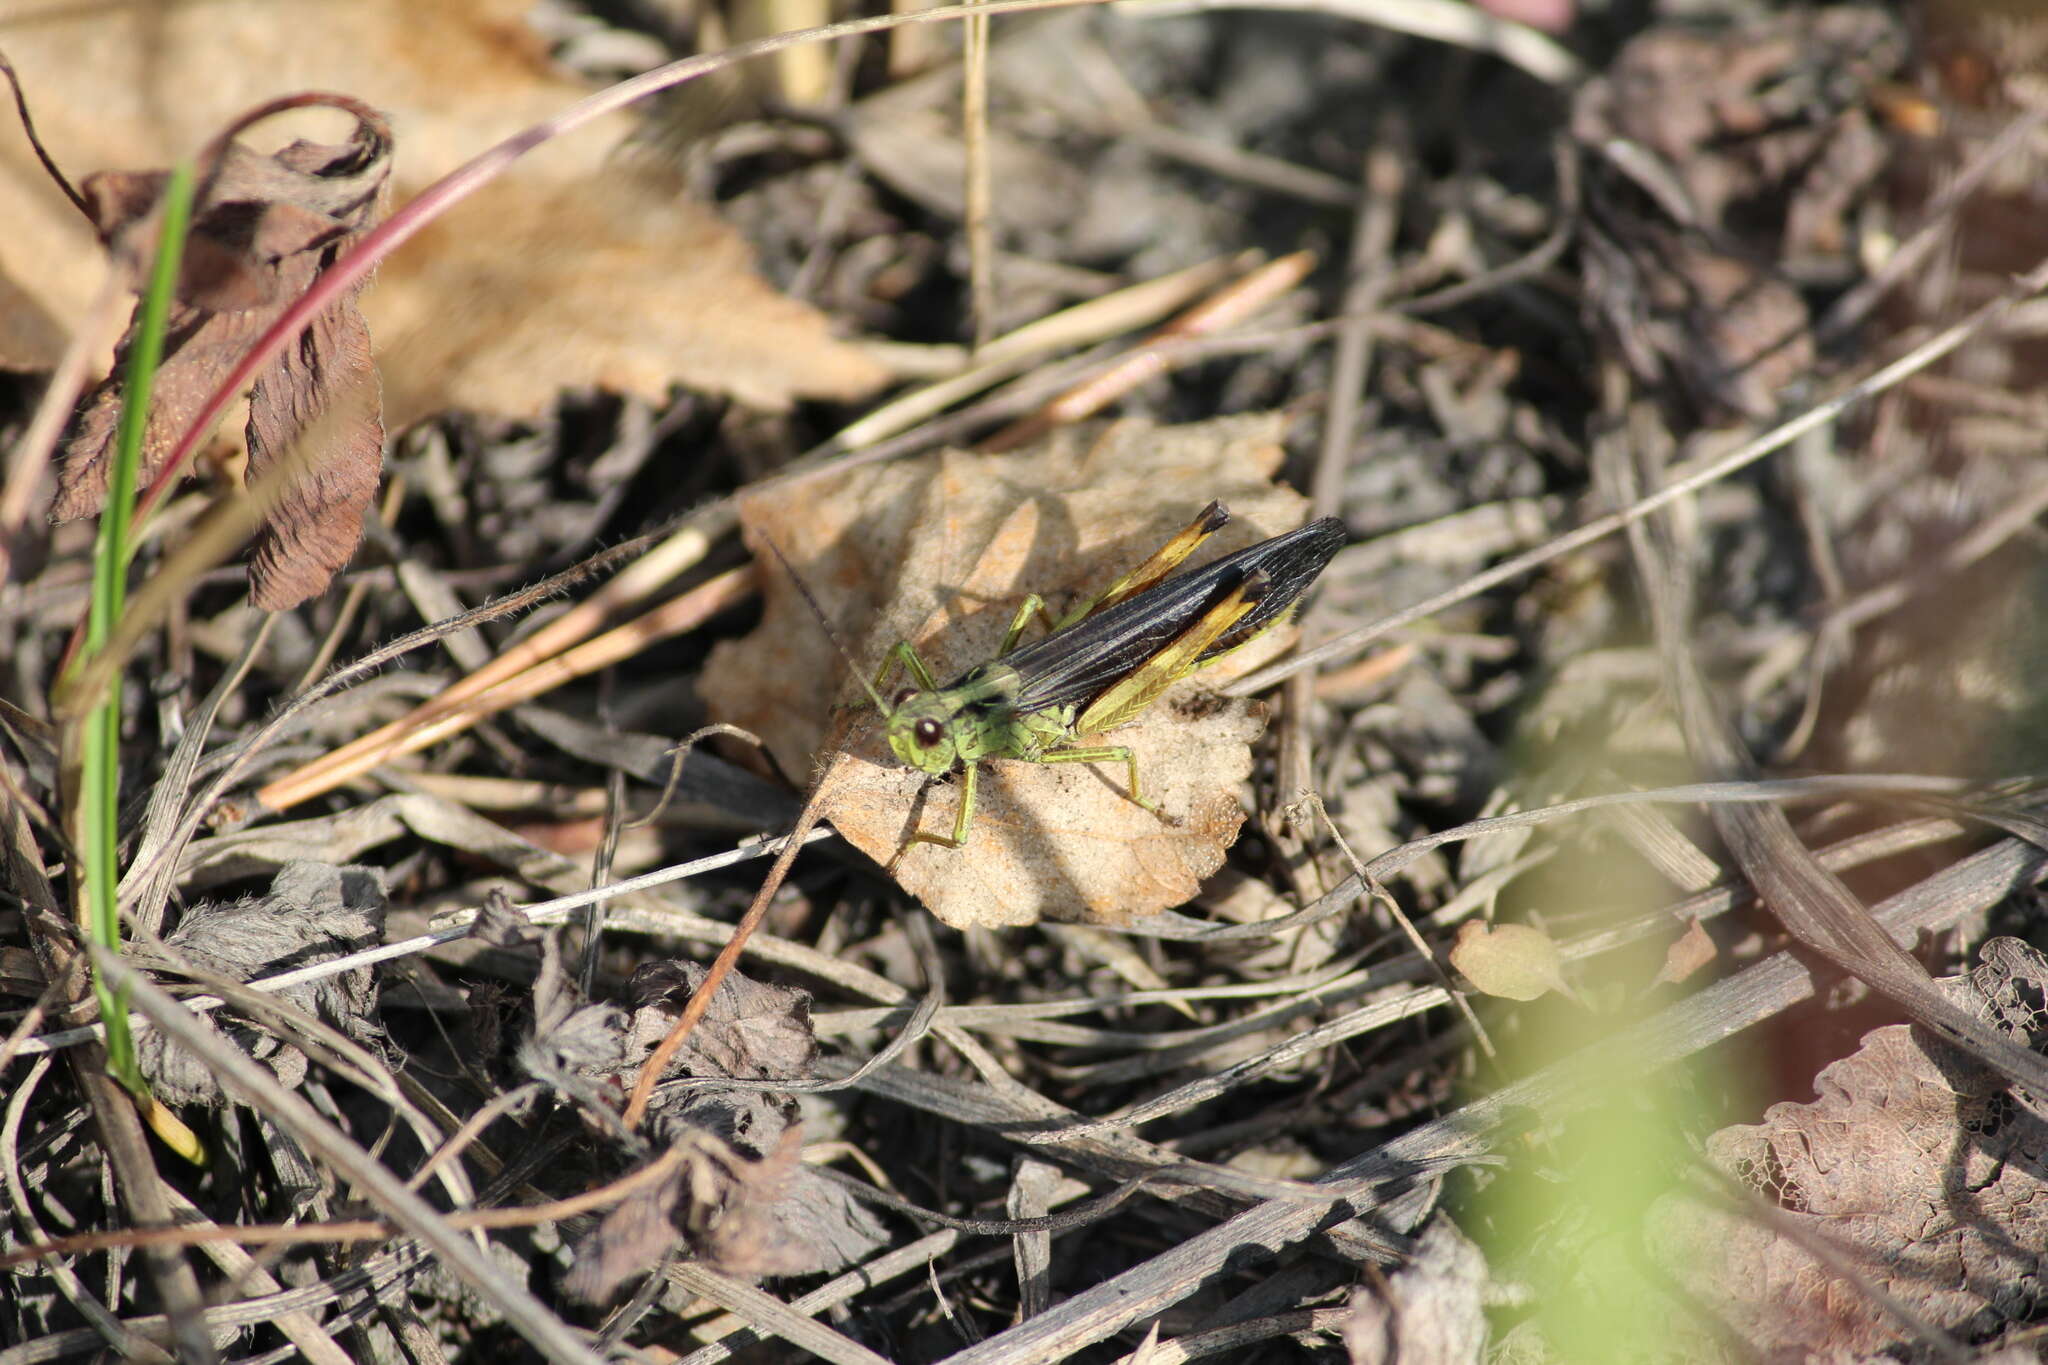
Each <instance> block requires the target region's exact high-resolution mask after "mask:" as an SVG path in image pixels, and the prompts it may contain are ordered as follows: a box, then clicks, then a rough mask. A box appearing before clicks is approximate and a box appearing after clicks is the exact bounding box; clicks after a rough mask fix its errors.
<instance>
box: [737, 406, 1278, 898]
mask: <svg viewBox="0 0 2048 1365" xmlns="http://www.w3.org/2000/svg"><path fill="white" fill-rule="evenodd" d="M1281 425H1282V423H1281V419H1279V418H1277V417H1271V416H1258V417H1242V418H1231V419H1226V420H1223V421H1218V422H1211V423H1204V424H1201V425H1198V426H1193V427H1180V428H1168V429H1163V430H1162V429H1156V428H1152V427H1149V426H1147V425H1144V424H1141V423H1136V422H1127V423H1120V424H1117V425H1114V426H1111V427H1109V428H1107V429H1104V428H1100V427H1098V428H1094V429H1093V431H1092V434H1088V433H1081V432H1066V433H1062V434H1061V435H1059V436H1056V437H1055V438H1053V439H1052V440H1050V441H1049V442H1047V443H1046V444H1045V445H1043V446H1041V447H1039V448H1037V449H1034V450H1032V451H1029V452H1025V453H1019V454H1013V455H1001V456H987V455H970V454H964V453H960V452H947V453H945V454H942V455H936V456H932V457H930V458H927V459H923V460H917V461H908V462H900V463H896V464H890V465H883V466H874V467H870V468H865V469H860V470H854V471H851V472H849V473H847V474H845V475H842V476H839V477H837V478H833V479H829V480H813V481H810V482H807V483H803V484H799V485H796V486H794V487H793V488H790V489H787V490H775V491H770V492H768V493H765V494H760V495H756V496H754V497H751V498H748V499H746V500H745V502H744V503H743V504H742V518H743V522H744V525H745V527H746V530H747V533H748V535H749V536H750V537H751V538H752V539H753V540H754V542H755V544H756V545H757V546H759V545H760V543H761V540H762V538H763V537H764V536H765V537H767V538H770V539H772V540H773V541H774V543H775V544H776V545H778V546H779V547H780V548H781V549H782V551H783V552H784V553H785V554H787V555H788V556H789V558H790V560H791V562H792V563H793V564H794V565H795V566H796V567H797V570H798V571H799V572H800V573H801V574H802V575H803V576H804V580H805V581H806V583H808V584H809V585H810V587H811V590H812V591H813V592H814V593H815V594H816V595H817V597H818V599H819V601H820V603H821V605H822V606H823V609H824V611H825V612H826V614H827V616H828V617H829V618H830V619H831V621H832V624H833V627H834V629H836V630H839V631H842V632H843V633H845V634H846V635H848V636H849V638H850V641H851V647H852V649H853V651H854V653H855V655H856V656H857V658H858V660H859V666H860V667H861V668H862V669H863V670H864V671H865V672H866V673H867V674H868V675H869V676H872V675H873V673H874V671H875V670H876V668H877V667H878V665H879V664H880V662H881V660H882V659H883V657H884V656H885V654H886V653H887V651H888V650H889V648H890V647H891V646H893V645H894V643H895V642H896V641H897V640H899V639H910V640H912V641H914V642H915V643H916V645H917V648H918V650H919V652H920V653H921V654H922V655H923V657H924V658H925V660H926V661H927V662H928V663H929V664H930V666H931V668H932V669H933V671H934V673H935V674H936V675H937V677H938V678H939V680H940V681H941V682H945V681H949V680H950V679H952V678H953V677H955V676H957V675H958V674H960V673H961V672H963V671H965V670H966V669H967V668H969V667H971V666H972V665H974V664H976V663H979V662H982V661H983V660H986V659H988V658H990V657H992V656H993V654H994V653H995V650H996V647H997V645H998V643H999V642H1000V639H1001V637H1002V634H1003V631H1004V629H1005V627H1007V626H1008V624H1009V622H1010V619H1011V617H1012V615H1013V614H1014V613H1015V611H1016V608H1017V604H1018V602H1020V601H1021V600H1022V599H1023V597H1024V595H1025V594H1026V593H1029V592H1032V591H1036V592H1038V593H1040V594H1041V595H1043V596H1045V597H1046V598H1047V600H1048V601H1049V602H1050V603H1051V605H1052V608H1053V610H1054V612H1055V613H1057V612H1059V611H1060V610H1061V609H1062V607H1064V606H1065V605H1067V604H1069V603H1072V602H1074V601H1077V600H1079V599H1080V598H1081V597H1083V596H1085V595H1087V594H1089V593H1091V592H1093V591H1099V590H1100V589H1101V588H1102V587H1104V586H1106V585H1107V584H1108V583H1109V582H1110V581H1111V580H1112V579H1113V578H1114V577H1115V576H1116V575H1117V574H1119V573H1121V572H1122V571H1123V570H1125V569H1127V568H1130V567H1131V566H1132V565H1134V564H1136V563H1138V562H1139V561H1140V560H1142V559H1144V558H1145V557H1146V556H1147V555H1148V554H1150V553H1151V552H1152V551H1153V550H1155V549H1156V548H1158V546H1159V545H1160V544H1161V543H1162V542H1163V541H1164V540H1165V539H1166V538H1167V537H1168V536H1170V535H1172V534H1173V533H1174V532H1176V531H1178V530H1180V529H1181V528H1182V527H1183V526H1184V525H1186V524H1187V522H1188V521H1189V520H1190V519H1191V518H1192V517H1193V516H1194V515H1195V513H1196V512H1198V511H1199V510H1200V509H1201V508H1202V506H1203V505H1204V504H1205V503H1207V502H1208V501H1209V500H1210V499H1212V498H1215V499H1220V500H1222V501H1223V502H1224V503H1225V504H1226V505H1227V506H1228V508H1229V509H1230V511H1231V513H1232V516H1233V521H1232V523H1231V524H1230V525H1229V526H1227V527H1225V528H1224V530H1223V531H1222V532H1221V533H1219V534H1218V535H1217V536H1216V537H1215V539H1214V541H1213V542H1212V543H1211V544H1210V545H1207V546H1204V547H1203V550H1202V552H1201V555H1200V558H1201V559H1202V560H1205V561H1206V560H1207V559H1210V558H1214V557H1216V556H1219V555H1221V554H1223V553H1226V552H1228V551H1231V550H1236V549H1240V548H1242V547H1243V546H1245V545H1248V544H1251V543H1252V542H1254V541H1257V540H1259V539H1261V538H1263V537H1265V536H1269V535H1274V534H1277V533H1279V532H1281V531H1284V530H1287V529H1289V528H1291V527H1293V526H1295V525H1297V524H1299V522H1300V521H1301V518H1302V513H1303V509H1304V504H1303V500H1302V499H1301V497H1300V496H1299V495H1297V494H1295V493H1293V492H1291V491H1289V490H1287V489H1284V488H1280V487H1276V486H1275V485H1273V484H1272V483H1271V482H1270V480H1271V477H1272V474H1273V472H1274V471H1275V470H1276V469H1277V468H1278V466H1279V462H1280V457H1281V452H1280V449H1279V446H1278V445H1277V439H1278V436H1279V434H1280V431H1281ZM762 555H763V558H764V559H766V560H767V561H768V563H769V564H770V565H771V566H772V565H774V563H775V561H774V558H773V556H772V555H770V554H769V553H768V552H767V550H766V548H765V547H762ZM764 584H765V587H764V592H765V596H766V598H767V606H766V611H765V614H764V617H763V621H762V625H761V627H760V629H759V630H757V631H756V632H755V633H754V634H753V635H751V636H749V637H748V638H747V639H746V640H744V641H740V642H737V643H735V644H729V645H722V646H720V647H719V649H718V650H717V651H715V652H714V653H713V655H712V657H711V660H710V662H709V664H708V665H707V667H706V669H705V682H704V684H703V688H704V692H705V696H706V699H707V701H708V702H709V703H710V705H711V708H712V710H713V712H714V714H715V715H717V716H718V718H720V719H722V720H726V721H729V722H732V723H734V724H738V725H741V726H744V727H745V728H747V729H749V730H752V731H754V732H755V733H756V734H759V735H761V736H762V737H763V738H764V739H765V740H766V741H767V743H768V746H769V749H770V750H771V752H773V753H774V754H775V756H776V759H777V761H778V763H780V764H781V766H782V768H783V770H784V771H785V772H789V773H806V772H809V771H810V770H811V768H812V765H813V763H814V761H815V756H816V755H818V754H819V753H820V752H821V751H822V750H823V749H825V748H826V747H827V740H828V737H829V738H831V739H833V740H834V741H842V742H845V743H846V744H847V746H848V748H847V752H845V753H844V754H842V755H841V756H840V757H839V758H838V759H837V760H836V763H835V766H834V770H833V773H832V777H831V784H830V791H829V793H828V795H827V798H826V807H825V808H826V813H827V818H829V819H830V820H831V822H832V823H833V825H834V826H835V827H836V828H837V829H838V830H839V832H840V833H841V834H842V835H844V836H845V837H846V838H847V839H848V840H850V841H851V842H852V843H854V844H855V845H856V846H858V847H860V848H861V849H863V850H864V851H866V852H867V853H868V854H869V855H870V856H872V857H873V858H875V859H876V860H877V861H878V862H881V863H883V864H885V865H892V866H893V871H894V872H895V875H896V876H897V878H898V880H900V881H901V882H902V883H903V885H904V886H905V887H906V888H908V889H909V890H911V891H912V892H913V893H915V894H916V895H917V896H918V897H919V898H920V899H922V900H923V901H924V903H925V904H926V905H927V906H929V907H930V908H931V909H932V911H933V913H935V914H937V915H938V916H939V917H940V918H941V919H943V920H945V921H946V922H947V923H949V924H954V925H969V924H1029V923H1033V922H1035V921H1037V920H1039V919H1042V918H1043V919H1060V920H1079V921H1095V922H1117V921H1121V920H1125V919H1128V918H1131V917H1134V916H1141V915H1145V914H1150V913H1154V912H1156V911H1159V910H1162V909H1166V908H1168V907H1171V906H1175V905H1179V904H1182V903H1183V902H1185V901H1187V900H1188V899H1189V898H1190V897H1192V896H1193V895H1194V894H1195V892H1196V890H1197V889H1198V888H1199V886H1200V884H1201V881H1202V879H1203V878H1204V877H1206V876H1208V875H1209V874H1210V873H1212V872H1214V871H1215V870H1216V868H1217V867H1218V866H1220V865H1221V863H1222V859H1223V853H1224V850H1225V849H1226V848H1227V847H1228V846H1229V844H1230V842H1231V841H1232V840H1233V839H1234V838H1235V837H1236V835H1237V830H1238V827H1239V825H1240V824H1241V823H1242V822H1243V819H1244V810H1243V803H1242V797H1241V794H1240V789H1241V787H1242V785H1243V783H1244V781H1245V779H1246V778H1247V777H1248V776H1249V774H1250V771H1251V756H1250V751H1249V748H1248V745H1249V744H1250V742H1251V740H1252V739H1254V738H1255V737H1256V736H1257V735H1258V733H1259V731H1260V729H1261V728H1262V726H1263V724H1264V719H1263V715H1262V713H1261V711H1260V710H1259V709H1258V708H1257V707H1255V706H1252V705H1250V704H1247V703H1243V702H1234V701H1225V700H1224V699H1222V698H1220V697H1218V696H1217V695H1216V694H1215V693H1214V691H1213V690H1212V689H1213V687H1214V686H1215V684H1216V683H1217V682H1219V681H1221V680H1223V679H1225V678H1228V677H1230V676H1234V675H1236V674H1239V673H1243V672H1245V671H1247V670H1248V669H1250V668H1251V667H1254V666H1255V665H1256V664H1257V663H1259V662H1260V661H1262V660H1265V659H1269V658H1271V657H1272V656H1273V655H1274V654H1276V653H1277V652H1278V651H1280V650H1281V649H1284V648H1285V647H1286V645H1287V644H1288V643H1289V642H1290V641H1291V638H1292V635H1291V631H1290V630H1288V629H1287V628H1284V627H1283V628H1282V629H1280V630H1275V631H1272V632H1269V633H1267V634H1266V635H1265V636H1263V637H1261V638H1260V639H1258V640H1257V641H1255V642H1254V643H1253V644H1252V645H1250V646H1248V647H1247V648H1245V649H1243V650H1240V651H1238V652H1237V653H1235V654H1233V655H1231V656H1229V657H1228V658H1226V659H1224V660H1223V661H1221V662H1220V663H1218V664H1217V665H1215V666H1213V667H1211V668H1209V669H1206V670H1204V671H1203V672H1201V673H1199V674H1197V675H1196V676H1195V677H1194V678H1192V679H1189V680H1187V681H1185V682H1183V683H1181V684H1180V685H1178V686H1177V687H1175V688H1174V689H1172V690H1171V691H1169V692H1168V693H1167V695H1166V696H1165V697H1164V698H1163V699H1162V700H1161V701H1160V702H1159V703H1158V704H1157V705H1155V706H1154V707H1153V708H1152V709H1151V710H1150V711H1148V712H1147V713H1145V714H1144V715H1143V716H1142V717H1140V718H1139V720H1138V721H1137V723H1135V724H1132V725H1128V726H1125V727H1123V728H1121V729H1118V730H1116V731H1114V732H1113V734H1112V735H1111V737H1110V738H1109V739H1107V740H1106V741H1105V742H1110V743H1116V744H1123V745H1128V746H1130V748H1131V749H1133V750H1134V751H1135V752H1136V753H1137V756H1138V764H1139V776H1140V780H1141V782H1142V783H1143V784H1144V789H1145V793H1146V795H1147V797H1148V798H1151V799H1154V800H1156V801H1157V802H1158V803H1159V805H1160V808H1161V810H1162V811H1164V812H1165V813H1166V814H1167V815H1168V816H1170V817H1171V821H1170V822H1169V821H1162V820H1161V819H1160V818H1159V817H1158V816H1156V815H1154V814H1152V813H1150V812H1148V811H1146V810H1144V809H1142V808H1140V807H1138V806H1136V805H1133V804H1132V803H1131V802H1130V801H1128V800H1126V799H1125V796H1124V788H1125V781H1126V778H1125V772H1124V769H1123V766H1122V765H1121V764H1060V765H1042V764H1031V763H1021V762H1014V761H1007V760H1000V759H998V760H994V761H990V762H987V763H985V764H984V765H983V768H982V773H981V784H980V793H979V796H978V799H977V804H976V814H975V820H974V827H973V829H972V831H971V832H970V834H969V838H968V844H967V846H966V847H965V848H962V849H948V848H942V847H939V846H936V845H933V844H928V843H917V844H911V843H910V842H909V839H910V835H911V834H912V833H913V832H914V831H916V830H919V829H922V830H924V831H926V832H929V833H933V834H946V833H949V832H950V830H951V828H952V821H953V817H954V811H955V808H956V807H955V802H956V800H957V799H958V795H959V781H958V776H957V774H956V775H955V776H954V777H953V778H951V779H948V780H944V781H939V782H931V781H928V780H927V779H926V778H925V777H924V775H923V774H921V773H919V772H917V771H916V770H915V769H911V768H908V767H905V766H903V765H902V764H900V763H899V762H897V761H896V760H895V758H894V757H893V756H891V755H889V753H888V750H887V747H886V745H885V743H884V742H883V738H882V734H881V727H880V725H879V724H878V723H877V721H876V717H875V715H874V711H873V707H872V706H871V705H864V706H861V707H858V708H852V709H849V710H846V711H843V712H841V713H840V722H839V724H838V725H837V726H836V727H834V726H833V724H832V709H831V708H832V704H833V702H834V700H835V699H837V700H838V701H841V702H848V701H851V700H853V699H855V698H859V697H861V696H863V695H864V694H862V693H860V692H859V691H858V689H857V687H855V686H854V685H853V683H852V682H851V680H850V679H849V678H848V676H847V668H846V665H845V664H844V663H843V662H842V661H841V660H840V659H839V657H838V655H837V654H836V653H835V651H834V649H833V647H832V644H831V643H830V641H829V640H827V639H826V637H825V635H824V632H823V631H822V630H821V629H820V628H819V626H818V623H817V622H816V621H815V620H814V619H812V617H811V613H810V610H809V608H808V607H807V606H805V605H804V603H803V601H802V599H801V598H800V597H799V596H798V594H797V591H796V589H795V587H794V585H793V584H792V583H791V582H790V581H789V578H788V576H787V575H786V574H785V573H783V572H782V571H781V570H780V568H779V567H771V569H770V570H769V572H768V573H767V574H765V575H764ZM1038 628H1039V627H1036V626H1034V627H1032V628H1031V629H1032V630H1034V631H1035V630H1036V629H1038ZM895 685H896V684H895V683H893V682H892V684H891V686H892V687H893V686H895Z"/></svg>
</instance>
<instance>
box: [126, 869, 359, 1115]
mask: <svg viewBox="0 0 2048 1365" xmlns="http://www.w3.org/2000/svg"><path fill="white" fill-rule="evenodd" d="M383 941H384V880H383V875H382V874H381V873H379V872H378V871H377V870H376V869H375V868H369V867H333V866H330V865H328V864H326V863H311V862H298V863H287V864H286V865H285V866H283V867H282V868H279V869H278V873H277V876H276V877H274V878H273V879H272V880H271V883H270V890H269V892H268V893H267V894H265V895H262V896H252V897H247V898H244V899H242V900H238V901H230V902H224V903H223V902H213V903H205V904H200V905H195V906H193V907H192V908H191V909H189V910H187V911H186V912H185V914H184V916H183V917H182V918H181V919H180V920H179V921H178V927H177V928H176V929H175V930H173V931H172V932H171V933H170V934H169V935H168V936H166V937H165V939H164V947H165V948H166V949H168V950H169V952H168V953H167V954H166V956H168V958H169V959H170V965H171V966H172V967H173V968H174V969H175V968H176V967H177V966H178V965H179V964H189V965H190V966H191V967H196V968H198V969H200V970H202V971H206V972H211V973H213V974H215V975H217V976H222V977H226V978H228V979H229V980H232V981H248V980H251V979H253V978H255V977H260V976H269V975H271V974H273V973H276V972H282V971H289V970H291V969H292V968H294V967H305V966H309V965H311V964H312V963H315V962H321V961H324V960H326V959H328V958H332V957H341V956H343V955H345V954H348V953H353V952H358V951H360V950H362V949H364V948H371V947H375V946H376V945H377V944H379V943H381V942H383ZM141 958H142V960H143V961H145V962H146V961H147V960H148V950H143V952H142V954H141ZM278 995H279V998H280V999H283V1000H286V1001H288V1002H290V1003H291V1004H293V1005H295V1006H297V1007H298V1008H299V1009H301V1010H304V1011H305V1012H306V1013H308V1014H312V1015H315V1016H317V1017H319V1018H320V1019H322V1020H324V1021H325V1022H327V1023H329V1024H332V1025H333V1026H334V1027H335V1028H337V1029H339V1030H341V1031H342V1032H343V1033H346V1034H348V1035H349V1036H350V1037H351V1038H354V1039H355V1040H356V1041H358V1042H362V1043H374V1042H376V1041H377V1040H378V1039H380V1038H381V1037H382V1036H383V1029H382V1028H381V1027H379V1025H378V1024H377V1022H376V1000H377V987H376V977H375V974H374V972H373V971H372V970H371V969H370V968H368V967H358V968H356V969H355V970H353V971H347V972H342V973H340V974H338V975H336V976H330V977H326V978H323V979H322V980H319V981H312V982H307V983H305V984H304V985H299V986H293V987H290V988H288V989H286V990H283V991H280V992H279V993H278ZM197 1017H198V1018H199V1019H201V1020H202V1021H204V1023H205V1026H206V1027H207V1028H208V1029H210V1030H212V1031H214V1032H216V1033H219V1034H222V1035H223V1039H222V1041H223V1042H224V1044H225V1045H227V1046H232V1047H239V1048H241V1049H242V1050H243V1051H245V1052H247V1053H248V1054H249V1055H250V1056H252V1057H254V1058H255V1059H256V1060H257V1061H259V1062H262V1063H263V1064H264V1065H265V1066H267V1067H269V1068H270V1069H271V1071H272V1072H274V1073H275V1074H276V1075H277V1078H278V1079H279V1080H280V1081H282V1082H284V1083H285V1084H286V1085H289V1086H295V1085H297V1084H298V1083H299V1081H300V1080H301V1079H303V1078H304V1077H305V1074H306V1058H305V1055H304V1054H303V1053H301V1052H300V1051H299V1050H298V1049H297V1048H296V1047H293V1046H292V1045H291V1044H290V1043H288V1042H286V1041H284V1040H283V1039H282V1038H280V1037H279V1036H278V1035H277V1034H275V1033H273V1032H271V1031H269V1030H268V1029H267V1028H256V1027H252V1026H249V1025H244V1024H240V1023H236V1022H234V1021H233V1016H232V1015H231V1014H229V1013H228V1012H227V1011H215V1012H213V1013H211V1014H202V1015H199V1016H197ZM136 1052H137V1056H138V1059H139V1060H140V1062H141V1064H142V1071H143V1074H144V1075H145V1076H147V1077H149V1080H150V1086H151V1088H152V1089H153V1090H154V1091H155V1093H156V1095H157V1097H158V1098H159V1099H161V1100H163V1101H164V1102H166V1103H168V1104H209V1105H217V1104H222V1103H224V1102H225V1101H226V1096H225V1094H223V1092H222V1091H221V1088H220V1082H219V1081H218V1080H217V1079H216V1078H215V1075H214V1072H213V1069H212V1067H211V1066H210V1065H209V1064H208V1062H207V1061H206V1059H205V1058H203V1057H199V1056H196V1055H194V1054H193V1053H191V1052H188V1051H186V1050H185V1049H184V1048H181V1047H179V1046H178V1045H177V1044H175V1043H172V1042H169V1041H168V1040H166V1038H165V1037H164V1035H163V1034H162V1033H161V1032H159V1031H157V1030H155V1029H151V1030H149V1031H148V1032H146V1033H144V1034H142V1036H141V1037H140V1038H138V1039H137V1040H136Z"/></svg>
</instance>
